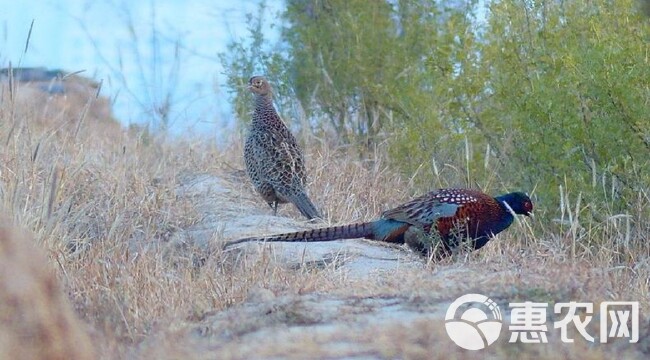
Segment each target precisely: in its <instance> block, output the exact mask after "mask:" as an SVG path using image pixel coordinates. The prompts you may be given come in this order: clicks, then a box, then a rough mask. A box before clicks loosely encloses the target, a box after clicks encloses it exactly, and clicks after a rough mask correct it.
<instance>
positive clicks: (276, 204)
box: [273, 201, 278, 216]
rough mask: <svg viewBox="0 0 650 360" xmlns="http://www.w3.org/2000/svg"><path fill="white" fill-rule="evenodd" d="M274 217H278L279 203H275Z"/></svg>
mask: <svg viewBox="0 0 650 360" xmlns="http://www.w3.org/2000/svg"><path fill="white" fill-rule="evenodd" d="M273 216H278V202H277V201H274V202H273Z"/></svg>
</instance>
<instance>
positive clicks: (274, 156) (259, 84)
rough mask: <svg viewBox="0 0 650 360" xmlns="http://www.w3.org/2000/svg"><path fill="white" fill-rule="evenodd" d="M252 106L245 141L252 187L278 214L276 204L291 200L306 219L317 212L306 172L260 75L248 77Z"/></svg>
mask: <svg viewBox="0 0 650 360" xmlns="http://www.w3.org/2000/svg"><path fill="white" fill-rule="evenodd" d="M248 89H249V90H250V91H251V92H252V93H253V94H254V96H255V110H254V112H253V121H252V122H251V125H250V129H249V132H248V137H247V138H246V143H245V145H244V162H245V163H246V172H247V173H248V176H249V177H250V178H251V181H252V182H253V185H254V186H255V190H256V191H257V192H258V193H259V194H260V195H262V198H264V200H266V202H267V203H268V204H269V206H270V207H271V208H273V214H274V215H275V214H277V211H278V204H283V203H288V202H290V203H293V204H294V205H296V207H297V208H298V210H300V212H301V213H302V214H303V215H304V216H305V217H307V218H308V219H313V218H319V217H320V214H319V213H318V210H317V209H316V207H315V206H314V204H313V203H312V202H311V200H309V197H307V194H306V192H305V185H306V182H307V175H306V172H305V163H304V160H303V155H302V150H301V149H300V147H299V146H298V142H297V141H296V138H295V137H294V136H293V135H292V134H291V132H290V131H289V129H288V128H287V127H286V125H284V122H282V119H280V116H279V115H278V113H277V112H276V111H275V107H273V101H272V89H271V85H270V84H269V82H268V81H267V80H266V79H265V78H264V77H262V76H253V77H252V78H250V80H248Z"/></svg>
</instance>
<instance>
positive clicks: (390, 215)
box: [382, 194, 459, 228]
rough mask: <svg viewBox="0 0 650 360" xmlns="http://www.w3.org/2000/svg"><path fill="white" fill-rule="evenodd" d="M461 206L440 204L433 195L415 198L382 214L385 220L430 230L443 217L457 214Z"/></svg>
mask: <svg viewBox="0 0 650 360" xmlns="http://www.w3.org/2000/svg"><path fill="white" fill-rule="evenodd" d="M458 207H459V205H457V204H449V203H444V202H440V201H438V200H437V199H435V198H434V197H432V196H431V194H427V195H424V196H421V197H419V198H415V199H413V200H411V201H409V202H407V203H405V204H402V205H400V206H398V207H396V208H394V209H390V210H386V211H385V212H384V213H383V214H382V218H384V219H392V220H397V221H402V222H405V223H408V224H411V225H415V226H417V227H419V228H429V227H431V224H433V223H434V222H435V221H437V220H438V219H439V218H442V217H450V216H454V214H456V211H457V209H458Z"/></svg>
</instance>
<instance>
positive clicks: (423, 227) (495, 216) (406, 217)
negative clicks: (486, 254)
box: [226, 189, 533, 257]
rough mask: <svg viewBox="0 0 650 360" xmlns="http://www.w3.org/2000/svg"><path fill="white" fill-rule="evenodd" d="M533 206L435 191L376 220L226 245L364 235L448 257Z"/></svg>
mask: <svg viewBox="0 0 650 360" xmlns="http://www.w3.org/2000/svg"><path fill="white" fill-rule="evenodd" d="M506 204H507V205H506ZM508 207H510V209H511V210H512V212H511V211H510V210H509V209H508ZM532 210H533V203H532V201H531V200H530V198H529V197H528V196H527V195H526V194H523V193H520V192H514V193H509V194H505V195H501V196H498V197H496V198H495V197H492V196H490V195H487V194H484V193H482V192H480V191H477V190H470V189H439V190H437V191H433V192H430V193H428V194H425V195H423V196H420V197H418V198H415V199H413V200H411V201H409V202H407V203H405V204H403V205H400V206H398V207H396V208H394V209H390V210H387V211H385V212H384V213H383V214H382V215H381V218H380V219H378V220H375V221H371V222H366V223H357V224H351V225H342V226H335V227H329V228H321V229H315V230H307V231H301V232H295V233H287V234H280V235H274V236H266V237H257V238H246V239H240V240H235V241H231V242H229V243H227V244H226V247H228V246H231V245H234V244H239V243H242V242H248V241H268V242H274V241H306V242H313V241H333V240H340V239H353V238H366V239H371V240H378V241H384V242H392V243H400V244H403V243H406V244H407V245H408V246H409V247H410V248H412V249H414V250H416V251H419V252H421V253H423V254H427V255H431V254H435V255H436V257H439V256H444V255H449V254H450V253H451V252H452V250H454V249H456V248H458V247H459V246H460V244H461V243H462V242H466V243H467V244H468V245H469V247H470V248H472V249H475V250H477V249H480V248H481V247H483V246H484V245H485V244H486V243H487V242H488V241H489V240H490V239H491V238H492V237H493V236H494V235H496V234H498V233H500V232H501V231H503V230H505V229H507V228H508V227H509V226H510V224H512V221H513V220H514V216H513V214H512V213H513V212H514V214H520V215H526V216H528V215H530V214H531V212H532Z"/></svg>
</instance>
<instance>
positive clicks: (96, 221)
mask: <svg viewBox="0 0 650 360" xmlns="http://www.w3.org/2000/svg"><path fill="white" fill-rule="evenodd" d="M48 104H50V103H48ZM61 106H63V107H61ZM71 109H73V107H72V106H71V107H70V108H65V106H64V105H61V104H59V105H57V106H51V107H50V108H48V109H44V108H43V104H41V103H32V104H25V103H17V102H16V101H15V100H12V99H11V98H10V97H7V96H5V97H4V98H3V100H2V103H1V104H0V122H1V123H2V124H5V125H3V126H2V127H0V141H1V143H0V159H1V162H0V164H1V165H0V166H1V168H0V195H1V198H2V204H3V206H4V209H5V214H7V216H8V217H9V218H11V219H12V220H13V223H14V224H16V225H17V226H19V227H20V228H22V229H26V230H28V231H30V232H31V233H32V234H33V237H34V238H35V240H36V243H37V244H38V247H40V248H42V249H44V251H45V252H46V253H47V255H48V258H49V261H48V264H47V266H46V267H41V266H36V267H34V266H33V265H34V260H33V259H32V258H31V256H29V255H27V254H28V253H29V254H31V252H32V251H31V248H29V247H26V246H27V245H25V244H24V243H23V242H24V241H22V240H20V241H19V240H16V239H20V238H19V237H16V236H14V235H12V234H9V235H7V234H2V236H3V237H4V238H6V239H9V240H8V241H9V244H13V245H12V246H17V247H18V248H19V249H20V252H21V254H22V255H21V256H16V257H12V256H8V255H6V254H7V253H6V251H5V250H4V248H3V254H2V256H3V259H2V261H1V262H2V265H3V266H4V267H5V268H11V269H12V271H14V273H16V274H27V275H28V276H27V277H26V278H25V279H24V281H25V283H26V284H27V285H28V286H31V287H32V288H33V289H35V290H33V291H30V292H27V293H25V295H20V296H17V297H15V298H5V297H3V298H2V302H3V304H0V305H1V306H3V307H6V306H7V304H14V306H17V307H18V308H23V306H24V307H27V306H31V305H29V304H31V302H35V303H37V304H40V305H36V308H42V309H48V306H52V309H59V308H61V309H63V310H61V312H51V311H50V312H47V311H46V312H42V313H41V312H39V313H35V314H34V315H35V316H37V317H36V319H35V320H34V321H33V322H32V321H31V320H30V322H25V323H22V324H16V323H15V322H5V323H4V324H3V325H2V326H3V332H2V334H5V333H7V332H8V331H9V332H11V331H14V330H15V331H16V332H17V333H18V332H20V331H23V329H24V328H25V327H29V328H30V329H32V328H33V329H37V330H38V331H41V330H42V332H43V333H45V334H59V335H61V336H60V337H47V336H45V338H47V341H43V342H41V343H42V344H43V345H42V346H43V347H48V348H52V349H55V348H56V349H63V350H61V351H62V354H67V355H65V356H63V357H64V358H84V357H87V356H90V355H89V354H92V352H93V351H96V352H97V353H99V354H100V355H101V357H102V358H128V357H137V358H151V359H153V358H156V359H160V358H169V359H172V358H247V357H249V356H258V357H259V356H264V354H266V355H268V356H279V357H293V358H302V357H324V356H333V357H339V356H348V355H350V354H353V353H350V352H346V351H347V350H346V348H336V349H333V348H332V347H331V346H328V345H327V344H328V342H327V339H328V337H323V338H313V335H309V334H308V333H300V332H298V333H295V332H293V333H291V331H290V329H289V330H287V329H286V328H283V327H282V325H283V322H284V326H288V325H287V324H289V325H290V324H292V323H293V324H301V323H300V321H305V320H304V319H305V316H306V315H305V314H306V313H308V312H309V311H308V310H309V309H310V308H305V310H304V311H305V312H306V313H293V314H288V315H286V316H284V317H282V316H281V317H279V318H278V319H280V320H278V322H277V323H271V324H266V325H267V326H269V327H271V332H274V331H275V330H274V329H276V330H277V329H279V330H277V331H278V332H277V334H279V335H277V336H275V337H271V338H270V339H271V340H269V341H266V342H264V341H262V342H260V343H259V344H258V345H259V347H256V348H251V346H252V344H251V343H248V344H247V345H246V344H244V342H246V340H245V339H246V338H245V337H244V336H245V335H246V334H249V333H251V332H253V331H254V330H256V329H259V328H260V327H263V325H264V324H263V323H261V324H260V325H259V327H255V326H253V325H251V326H252V327H251V328H244V329H243V330H241V328H239V329H240V330H241V332H240V333H238V334H239V335H235V336H231V337H229V338H223V337H219V336H217V337H213V338H211V340H208V341H207V343H206V342H205V341H203V340H201V337H198V338H197V337H196V336H190V335H188V334H189V333H192V332H193V331H195V330H196V328H197V327H198V328H200V327H201V326H203V325H205V322H206V321H211V320H210V319H212V317H213V316H215V315H218V314H221V313H222V312H223V311H231V310H232V311H235V310H236V309H238V307H239V306H240V305H241V304H250V303H255V302H260V303H263V302H264V301H267V300H268V301H273V299H278V298H283V297H290V298H291V297H298V298H300V296H310V295H319V296H320V295H322V294H329V295H328V296H333V297H340V298H342V299H350V298H358V299H365V298H375V297H376V298H381V297H388V298H390V297H395V298H400V299H405V300H404V301H405V302H406V303H409V304H412V305H413V306H422V304H430V303H436V302H440V301H449V300H453V298H454V297H455V296H458V295H461V294H464V293H467V292H469V291H478V292H483V293H485V294H486V295H488V296H491V297H494V298H496V299H501V300H502V302H508V301H519V300H521V301H525V300H532V301H559V300H563V301H568V300H576V301H580V300H582V301H595V302H599V301H602V300H617V299H620V300H639V301H641V309H642V316H643V319H645V320H644V321H642V323H644V324H645V323H647V319H648V317H647V315H646V314H644V311H643V309H648V306H649V305H650V303H649V302H648V298H649V297H648V295H649V294H648V279H649V278H650V255H649V254H650V250H649V246H650V245H648V244H649V242H648V241H647V234H648V228H649V226H650V225H649V224H648V221H647V220H645V219H637V218H635V217H634V214H635V213H639V214H640V213H643V211H641V210H643V209H635V208H634V206H639V207H645V206H648V205H647V204H645V203H643V202H642V201H640V202H639V204H633V205H631V208H630V214H631V215H632V217H631V218H628V217H624V216H615V215H616V214H611V216H609V218H607V220H606V221H604V222H603V223H598V224H594V223H588V224H583V223H581V221H580V213H581V211H584V205H585V203H588V202H587V200H585V199H583V200H582V205H577V204H576V203H573V202H571V201H575V200H573V199H572V200H571V201H567V204H565V206H566V208H567V209H569V210H570V211H571V216H570V218H569V216H568V215H566V214H565V215H566V219H564V222H563V224H562V225H555V224H548V225H547V224H540V223H539V222H531V221H526V222H523V223H521V224H516V225H515V226H513V228H512V229H510V230H508V231H507V232H506V233H504V234H503V235H502V236H500V237H499V239H498V240H497V241H495V242H493V244H491V245H490V246H487V247H486V248H485V249H483V250H481V251H480V252H478V253H473V254H461V255H458V256H456V257H454V258H451V259H445V260H444V261H442V262H441V263H437V264H428V265H423V266H422V269H419V270H417V271H404V272H397V273H393V274H384V275H382V276H378V277H376V278H373V279H371V280H364V281H362V280H353V279H348V278H346V277H345V276H344V275H341V272H340V271H339V270H337V269H334V268H329V267H325V268H323V269H305V268H303V269H290V268H287V267H284V266H282V264H278V263H277V262H275V261H274V260H273V256H272V253H270V252H268V251H267V252H262V253H261V254H260V256H244V257H241V258H233V257H229V256H224V255H223V254H221V253H220V252H219V251H215V252H213V253H212V254H211V256H210V257H208V258H207V260H206V261H205V263H204V264H203V266H201V267H197V266H196V263H195V262H194V261H192V254H191V249H190V250H187V251H172V252H170V251H168V250H169V246H168V243H169V240H170V238H171V237H172V236H173V234H174V233H176V232H177V231H178V230H179V229H184V228H187V227H189V226H191V225H192V224H195V223H198V222H200V221H201V219H200V217H199V215H198V214H197V212H196V211H195V209H194V208H193V204H192V202H191V200H190V199H187V198H184V197H182V196H177V193H176V191H175V189H176V188H177V186H178V185H179V183H180V182H181V181H182V179H183V178H184V177H185V176H188V175H191V174H200V173H209V174H213V175H215V176H219V177H221V178H224V179H231V178H239V176H240V175H241V172H240V170H241V169H242V168H243V166H242V160H241V147H240V146H241V141H239V140H238V139H233V141H232V144H231V145H229V146H228V147H226V148H225V149H221V150H220V149H217V148H216V147H215V145H213V144H211V142H209V141H204V140H201V139H200V138H197V137H189V136H188V137H187V138H181V139H167V138H164V137H158V136H155V135H152V134H149V133H147V132H145V131H139V130H138V129H132V130H131V131H125V130H123V129H121V128H119V127H118V126H115V124H114V123H112V122H106V121H102V120H101V119H95V120H96V121H95V120H91V121H89V119H83V110H82V109H79V107H77V108H76V109H77V110H76V111H75V110H71ZM307 142H308V143H309V144H310V146H309V154H308V156H307V158H308V166H309V167H310V168H311V172H310V174H311V179H312V184H311V186H310V193H311V195H312V198H313V199H314V200H315V202H316V203H317V205H318V206H320V207H322V208H323V209H325V214H326V216H327V217H328V219H327V220H328V221H329V222H331V223H345V222H351V221H359V220H367V219H371V218H373V217H376V216H377V214H379V213H380V212H381V211H382V210H384V209H386V208H388V207H391V206H394V205H396V204H398V203H401V202H403V201H405V200H406V199H408V198H410V197H411V196H412V195H414V194H416V193H421V192H422V190H421V189H420V190H418V189H414V188H413V187H412V186H411V185H412V181H411V179H410V178H405V177H402V176H400V175H398V174H396V173H395V172H393V171H391V170H390V169H389V167H388V166H387V165H386V161H385V160H384V154H382V153H378V154H376V156H375V160H374V161H373V162H372V163H364V162H361V161H356V160H350V159H353V158H354V157H353V155H352V154H351V153H349V152H348V150H346V149H333V148H332V147H331V146H330V145H329V144H328V142H327V141H324V140H321V139H313V138H310V139H307ZM499 185H500V184H494V190H495V191H499V190H500V188H499V187H498V186H499ZM491 190H492V189H491ZM253 198H255V197H253ZM234 200H235V201H237V199H234ZM252 204H253V206H258V207H259V208H260V209H267V207H266V204H263V203H262V201H261V200H260V201H259V202H255V203H252ZM576 205H577V206H576ZM551 210H553V209H547V211H551ZM280 215H281V216H291V217H295V218H298V217H299V214H298V213H297V211H296V210H295V209H293V208H291V206H288V205H285V206H283V207H282V208H281V211H280ZM628 221H631V222H630V223H629V226H628ZM4 238H3V239H2V241H3V243H2V245H3V247H4V244H5V243H4V241H5V240H4ZM219 240H223V239H216V241H219ZM21 241H22V242H21ZM34 252H36V253H37V252H38V251H34ZM37 258H38V257H37ZM5 259H6V260H5ZM9 260H11V261H9ZM30 260H31V261H30ZM37 263H38V261H37ZM48 269H49V270H48ZM52 273H54V274H55V276H56V278H58V282H59V283H61V284H62V287H63V288H64V292H61V291H60V290H58V289H59V288H58V286H59V285H57V284H55V281H54V279H53V278H52V276H51V274H52ZM2 274H6V272H5V271H3V272H2ZM3 281H4V280H3ZM4 286H5V285H3V288H4ZM43 288H47V289H48V290H47V291H42V289H43ZM39 289H41V290H39ZM61 294H65V297H66V298H67V301H63V300H61ZM68 301H69V303H70V304H71V305H72V307H73V309H74V313H76V317H77V318H78V319H80V320H81V323H83V325H81V324H80V322H79V320H77V319H75V318H74V316H72V315H71V314H69V311H67V310H65V309H66V307H69V305H68V304H67V302H68ZM418 304H419V305H418ZM66 311H67V312H66ZM296 311H298V310H296ZM3 313H6V311H3ZM57 316H59V317H62V318H63V319H64V320H62V322H61V321H58V320H57V321H55V320H56V319H58V318H57ZM254 319H255V318H253V320H254ZM296 319H298V320H296ZM300 319H302V320H300ZM246 320H247V321H249V320H250V319H246ZM242 321H244V320H243V319H237V318H232V319H230V320H229V322H226V325H224V329H222V330H223V331H227V330H228V329H237V326H239V325H241V322H242ZM260 321H261V320H260ZM254 323H255V322H254V321H253V324H254ZM31 324H36V325H33V326H32V325H31ZM201 324H203V325H201ZM39 326H40V328H39ZM206 326H207V327H206V328H210V329H212V330H214V328H211V325H206ZM278 326H279V328H278ZM62 328H66V329H68V331H64V332H62V331H60V330H61V329H62ZM69 329H73V330H74V331H70V330H69ZM88 329H92V330H88ZM441 329H442V328H441V327H440V325H439V323H433V322H427V321H419V322H416V323H415V324H414V325H413V326H412V327H405V325H404V324H402V323H400V322H399V321H396V322H394V323H389V324H386V325H385V326H381V327H373V326H371V325H368V326H365V327H363V326H362V327H350V328H344V330H345V331H344V332H342V333H335V334H330V335H328V336H331V337H333V338H336V339H341V338H345V339H347V340H346V341H348V342H350V343H353V344H357V345H358V346H359V348H361V349H365V350H363V351H361V352H360V353H358V354H357V355H366V356H370V357H381V358H413V359H419V358H422V359H424V358H432V357H441V358H449V357H451V358H474V357H475V356H476V355H475V354H473V353H466V352H462V351H460V350H459V349H457V348H448V347H449V344H450V342H449V340H447V339H446V337H445V335H444V333H443V331H441ZM647 330H648V329H647V325H645V326H644V331H645V333H643V334H647ZM88 333H90V335H91V336H92V339H93V342H92V344H93V346H94V350H93V349H89V348H88V347H86V344H88V341H87V337H88ZM643 334H642V336H643ZM284 335H286V337H283V336H284ZM27 336H30V337H32V338H33V339H32V340H33V341H34V342H36V341H40V340H38V339H39V338H43V337H42V336H40V335H37V334H32V335H27ZM39 336H40V337H39ZM646 336H647V335H646ZM204 338H210V337H209V336H206V337H204ZM2 339H3V340H2V342H0V353H3V354H16V352H14V351H16V350H15V349H16V347H17V346H19V345H16V344H19V343H20V342H18V341H19V340H17V339H16V338H11V337H7V336H5V335H2ZM5 339H7V340H5ZM71 343H74V344H76V345H75V346H70V344H71ZM244 345H246V346H247V347H246V346H244ZM621 346H622V345H620V346H614V345H613V346H612V347H609V348H607V347H595V348H589V349H587V347H586V345H581V344H578V345H575V346H569V345H567V346H564V347H561V348H556V347H550V346H549V347H543V346H540V347H536V348H527V347H512V346H510V347H508V346H500V347H494V348H491V350H490V351H491V352H489V353H486V354H487V355H488V356H492V357H512V356H515V354H516V353H517V352H520V351H523V352H526V353H527V354H529V355H530V356H531V357H532V356H535V357H540V358H556V357H557V354H556V351H560V352H562V354H563V356H564V357H566V358H593V359H597V358H602V357H606V356H611V354H613V353H614V351H618V350H621ZM638 346H639V347H638V349H640V350H639V351H644V352H646V353H647V351H648V347H649V346H650V345H649V344H648V340H647V337H643V338H642V340H641V344H639V345H638ZM441 348H444V351H442V350H440V349H441ZM18 349H19V350H18V351H20V350H23V351H27V350H28V349H27V347H23V346H20V347H19V348H18ZM635 349H637V348H635ZM623 350H624V351H629V350H630V349H629V348H625V347H624V348H623ZM67 351H71V352H70V353H67ZM74 351H77V352H78V353H73V352H74ZM75 354H76V355H75ZM288 354H293V355H291V356H289V355H288ZM354 354H356V353H354ZM436 354H437V355H436ZM14 357H15V356H14ZM34 357H39V356H38V355H34ZM23 358H25V357H23ZM51 358H57V357H56V356H53V357H51Z"/></svg>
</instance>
